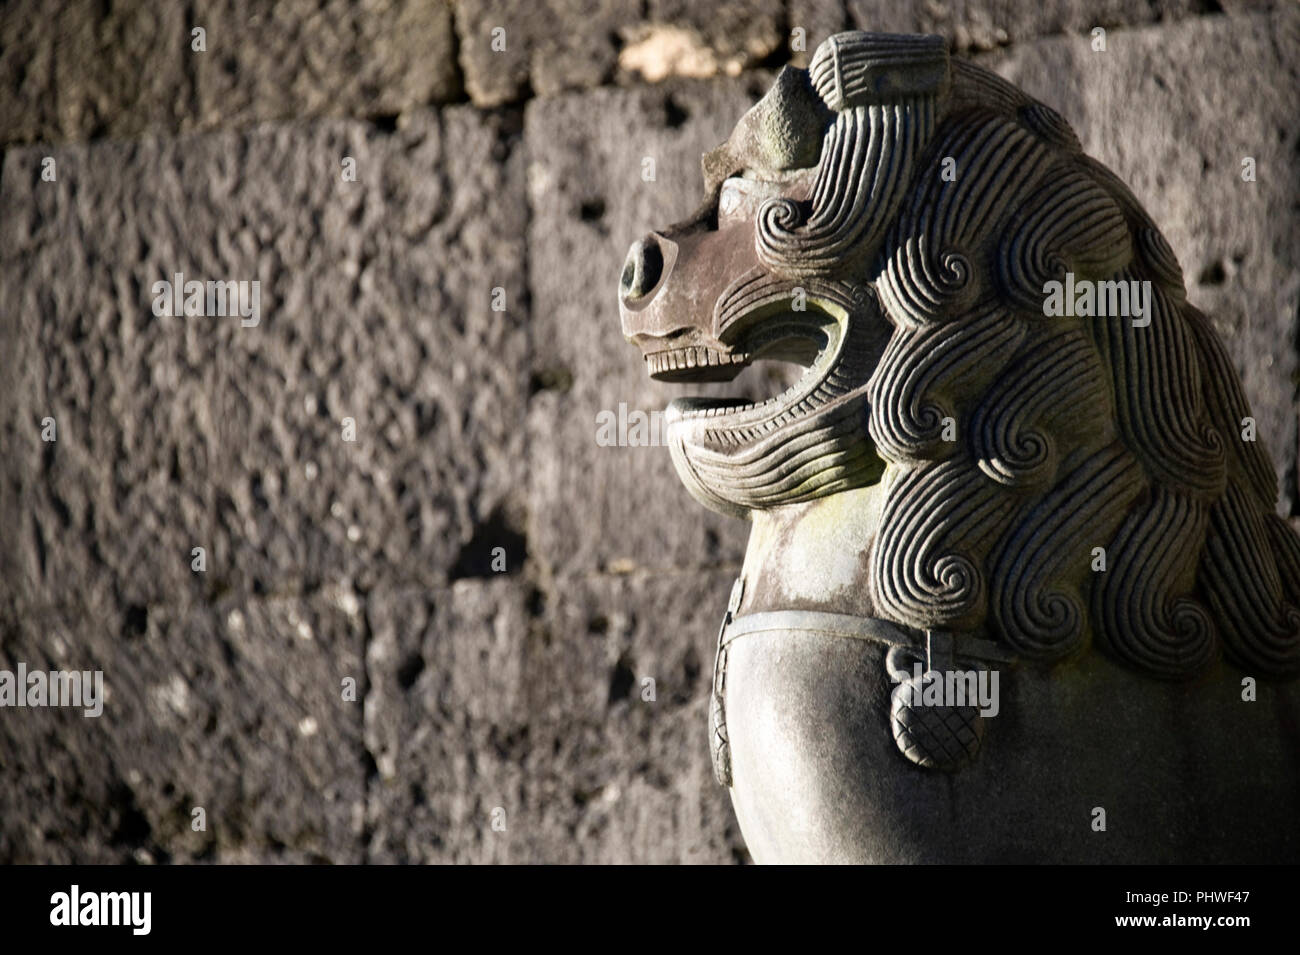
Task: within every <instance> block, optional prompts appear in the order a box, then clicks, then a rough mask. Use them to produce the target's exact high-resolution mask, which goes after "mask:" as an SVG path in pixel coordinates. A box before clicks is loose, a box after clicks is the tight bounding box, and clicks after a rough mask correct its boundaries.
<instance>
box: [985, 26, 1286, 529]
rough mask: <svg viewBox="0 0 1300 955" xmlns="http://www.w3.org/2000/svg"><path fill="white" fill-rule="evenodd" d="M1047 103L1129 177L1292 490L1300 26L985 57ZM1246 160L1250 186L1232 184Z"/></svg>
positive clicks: (1125, 37) (1145, 33)
mask: <svg viewBox="0 0 1300 955" xmlns="http://www.w3.org/2000/svg"><path fill="white" fill-rule="evenodd" d="M989 65H991V66H993V67H994V68H995V69H996V70H997V71H998V72H999V73H1001V74H1002V75H1003V76H1005V77H1006V78H1007V79H1009V80H1011V81H1012V82H1013V83H1016V84H1017V85H1019V86H1020V87H1022V88H1023V89H1024V90H1026V91H1027V92H1028V93H1030V94H1031V95H1033V96H1035V97H1037V98H1038V99H1040V100H1042V101H1043V102H1045V103H1047V104H1048V105H1050V106H1052V107H1054V108H1055V109H1057V110H1059V111H1060V112H1061V113H1062V114H1063V115H1064V116H1065V118H1066V119H1067V120H1069V121H1070V123H1071V125H1073V127H1074V129H1075V130H1076V131H1077V132H1078V134H1079V138H1080V140H1081V142H1082V143H1083V148H1084V150H1085V151H1086V152H1087V153H1088V154H1089V155H1091V156H1094V157H1096V158H1097V159H1099V160H1101V161H1102V162H1103V163H1105V164H1106V165H1107V166H1109V167H1110V168H1111V169H1112V170H1113V171H1114V172H1115V174H1116V175H1118V176H1119V177H1120V178H1121V179H1122V180H1124V182H1126V183H1127V184H1128V186H1129V188H1130V189H1132V190H1133V194H1134V195H1135V196H1137V198H1138V201H1139V202H1141V203H1142V204H1143V206H1145V207H1146V210H1147V212H1149V213H1150V214H1151V217H1152V218H1153V219H1154V220H1155V222H1156V223H1157V224H1158V225H1159V226H1160V228H1161V230H1162V231H1163V232H1164V234H1165V237H1166V238H1167V239H1168V240H1169V244H1170V246H1171V247H1172V248H1173V250H1174V253H1175V254H1176V255H1177V256H1178V260H1179V262H1180V264H1181V265H1182V269H1183V276H1184V279H1185V280H1186V283H1187V293H1188V299H1189V301H1191V302H1192V303H1193V304H1195V305H1197V306H1198V307H1199V308H1201V309H1202V310H1203V311H1204V312H1205V313H1206V314H1207V315H1208V316H1209V317H1210V319H1211V320H1212V322H1213V324H1214V327H1215V329H1216V331H1218V333H1219V336H1220V338H1221V339H1222V340H1223V342H1224V344H1225V345H1226V346H1227V348H1228V351H1229V353H1230V354H1231V355H1232V358H1233V362H1234V364H1235V366H1236V369H1237V372H1238V373H1239V374H1240V375H1241V377H1242V383H1243V385H1244V387H1245V389H1246V396H1247V398H1248V399H1249V401H1250V404H1251V409H1252V410H1253V412H1254V415H1255V418H1256V420H1257V421H1258V424H1259V434H1260V438H1261V440H1262V441H1264V442H1265V443H1266V445H1267V447H1268V449H1269V452H1270V453H1271V455H1272V457H1273V460H1274V463H1275V464H1276V465H1277V471H1278V476H1279V480H1280V482H1281V489H1282V495H1281V500H1280V502H1279V505H1278V506H1279V511H1280V512H1281V513H1283V514H1290V513H1294V512H1295V510H1296V508H1297V507H1300V500H1297V491H1296V484H1295V469H1296V465H1295V460H1296V452H1297V448H1296V428H1297V420H1296V404H1295V394H1294V387H1295V385H1294V383H1295V375H1296V354H1295V348H1294V343H1295V341H1296V335H1297V333H1298V332H1300V328H1298V327H1297V322H1298V321H1300V265H1298V263H1300V232H1297V230H1296V217H1297V213H1298V212H1300V184H1298V183H1297V181H1296V176H1295V167H1296V154H1297V150H1300V130H1297V128H1296V123H1295V117H1296V116H1297V115H1300V82H1298V80H1300V17H1297V15H1296V14H1295V12H1294V8H1291V9H1290V10H1289V11H1279V12H1278V13H1276V14H1273V15H1271V16H1266V15H1260V16H1245V17H1228V18H1199V19H1195V20H1189V21H1186V22H1182V23H1177V24H1171V25H1168V26H1165V27H1161V28H1147V29H1142V30H1129V31H1123V32H1116V33H1113V34H1112V35H1111V36H1110V37H1109V41H1108V43H1107V49H1106V52H1105V53H1094V52H1093V51H1092V49H1091V46H1090V45H1089V42H1088V38H1087V37H1086V36H1084V37H1070V38H1067V37H1061V38H1053V39H1048V40H1043V41H1040V42H1037V43H1033V44H1029V45H1026V46H1021V47H1018V48H1016V49H1015V50H1013V51H1011V52H1010V53H1008V54H1006V55H1005V58H1004V59H997V60H994V61H993V62H992V63H991V64H989ZM1245 157H1253V158H1254V160H1255V165H1256V181H1255V182H1244V181H1243V180H1242V168H1243V167H1242V160H1243V159H1244V158H1245Z"/></svg>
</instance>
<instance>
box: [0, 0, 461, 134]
mask: <svg viewBox="0 0 1300 955" xmlns="http://www.w3.org/2000/svg"><path fill="white" fill-rule="evenodd" d="M199 28H201V29H202V30H203V31H204V34H203V43H202V45H203V46H204V47H205V48H204V49H203V50H199V49H197V45H198V41H197V38H196V36H195V34H194V32H193V31H194V30H195V29H199ZM455 52H456V39H455V34H454V31H453V29H452V10H451V6H450V3H449V0H367V2H365V3H353V2H350V0H329V2H326V3H314V2H310V0H277V2H274V3H272V2H267V0H198V2H196V3H193V4H181V3H164V2H157V3H133V2H125V3H123V2H118V3H97V2H94V0H16V2H13V3H10V4H7V5H6V6H5V9H4V10H3V11H0V142H29V141H43V142H51V141H53V142H57V141H61V140H69V139H73V140H75V139H85V138H89V137H97V136H122V137H127V136H138V135H140V134H141V133H143V132H146V131H149V130H157V131H168V132H176V131H180V130H191V129H196V128H207V127H211V126H216V125H229V124H233V123H239V122H244V121H250V120H270V119H294V118H296V117H300V116H304V115H306V116H354V117H355V116H375V115H393V114H396V113H400V112H402V111H404V110H408V109H413V108H418V107H420V106H423V105H428V104H431V103H445V102H449V101H452V100H455V99H457V98H459V97H460V95H461V85H460V73H459V70H458V69H457V67H456V62H455Z"/></svg>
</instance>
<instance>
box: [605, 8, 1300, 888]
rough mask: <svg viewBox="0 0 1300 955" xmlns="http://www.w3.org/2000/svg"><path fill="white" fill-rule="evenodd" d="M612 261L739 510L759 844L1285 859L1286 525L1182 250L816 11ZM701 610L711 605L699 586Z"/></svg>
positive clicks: (929, 41) (735, 695)
mask: <svg viewBox="0 0 1300 955" xmlns="http://www.w3.org/2000/svg"><path fill="white" fill-rule="evenodd" d="M703 168H704V178H705V186H706V189H707V193H708V201H707V202H706V203H705V204H704V206H703V207H702V208H701V209H700V211H699V212H698V213H697V214H696V215H695V216H693V217H692V218H691V219H689V220H688V221H685V222H682V223H679V224H677V225H674V226H672V227H670V228H667V229H664V230H661V231H658V232H651V233H649V234H648V235H647V236H645V237H644V238H643V239H641V240H639V241H638V242H636V243H635V244H634V245H633V247H632V250H631V252H630V253H629V256H628V259H627V264H626V266H625V268H624V271H623V275H622V279H621V283H620V295H619V298H620V307H621V315H622V322H623V330H624V334H625V336H626V337H627V339H628V340H629V341H630V342H632V343H634V344H635V345H636V346H637V347H638V348H639V349H640V350H641V352H642V353H643V355H644V359H645V362H646V367H647V369H648V371H649V373H650V375H652V376H653V377H654V378H657V379H661V380H664V381H672V382H699V381H726V380H730V379H731V378H733V377H734V376H735V375H736V374H737V373H739V372H740V370H741V369H742V368H743V367H744V366H746V365H749V364H751V363H752V362H754V361H756V360H759V359H772V360H778V361H786V362H794V363H798V364H800V365H802V366H805V368H806V370H805V371H804V373H803V375H802V377H801V378H800V379H799V380H798V381H797V383H796V384H795V385H794V386H793V387H791V388H790V389H789V390H788V391H786V392H785V393H784V394H781V395H779V396H777V397H774V398H771V399H768V400H766V401H763V402H761V403H749V402H746V401H743V400H728V399H710V398H681V399H678V400H676V401H674V402H673V403H672V404H671V405H670V406H669V408H668V409H667V411H666V412H665V416H664V420H665V422H666V424H667V435H668V442H669V444H670V447H671V451H672V456H673V461H674V462H675V465H676V468H677V471H678V473H679V475H680V476H681V479H682V481H683V482H684V483H685V485H686V487H687V488H688V489H689V490H690V492H691V494H692V495H693V496H694V497H695V498H696V499H698V500H699V501H700V502H701V503H703V504H704V505H705V506H707V507H710V508H713V509H714V510H717V511H720V512H723V513H725V514H730V515H735V516H737V517H743V518H746V519H748V520H750V521H751V522H752V531H751V536H750V542H749V547H748V550H747V553H746V557H745V562H744V567H743V571H742V574H741V576H740V578H739V579H738V580H737V582H736V586H735V588H734V590H733V591H732V594H731V600H730V604H729V606H728V608H727V610H726V612H725V615H723V626H722V631H721V634H720V638H719V646H718V653H717V661H716V665H715V673H714V693H713V706H712V711H713V712H712V714H711V723H712V727H711V735H712V741H713V757H714V768H715V771H716V774H717V776H718V778H719V780H720V781H721V782H722V783H724V784H725V785H728V786H730V787H731V793H732V800H733V804H734V806H735V810H736V814H737V817H738V819H739V821H740V825H741V829H742V832H743V834H744V837H745V839H746V841H747V843H748V845H749V848H750V851H751V853H752V854H753V856H754V858H755V859H756V860H758V861H836V862H838V861H854V862H857V861H870V862H1005V861H1044V862H1053V861H1059V862H1173V861H1177V862H1256V861H1283V860H1285V861H1296V860H1297V859H1300V826H1297V824H1296V814H1297V810H1298V809H1300V706H1297V702H1298V697H1297V692H1296V683H1295V682H1294V678H1295V677H1296V675H1297V673H1298V672H1300V539H1298V538H1297V535H1296V534H1295V533H1294V532H1293V530H1292V529H1291V528H1290V527H1289V526H1288V525H1287V524H1286V523H1285V522H1284V521H1283V520H1281V519H1280V518H1279V517H1278V516H1277V515H1276V514H1275V503H1276V500H1277V485H1276V478H1275V473H1274V469H1273V466H1272V463H1271V461H1270V458H1269V455H1268V453H1267V452H1266V450H1265V448H1264V444H1263V440H1262V438H1263V437H1264V436H1257V435H1256V433H1255V425H1254V421H1253V419H1252V418H1251V414H1250V409H1249V407H1248V406H1247V402H1246V400H1245V398H1244V396H1243V393H1242V389H1241V386H1240V384H1239V381H1238V378H1237V375H1236V373H1235V372H1234V370H1233V367H1232V363H1231V361H1230V360H1229V358H1228V356H1227V354H1226V353H1225V351H1224V349H1223V347H1222V345H1221V344H1220V343H1219V341H1218V340H1217V339H1216V337H1215V334H1214V332H1213V331H1212V329H1211V326H1210V323H1209V321H1208V320H1207V319H1206V317H1205V316H1204V315H1203V314H1202V313H1201V312H1199V311H1198V310H1197V309H1196V308H1195V307H1194V306H1193V305H1191V304H1190V303H1189V302H1188V301H1187V300H1186V295H1185V291H1184V286H1183V279H1182V274H1181V271H1180V268H1179V265H1178V262H1177V260H1176V258H1175V256H1174V254H1173V252H1172V250H1171V249H1170V247H1169V245H1168V244H1167V243H1166V241H1165V239H1164V238H1163V237H1162V236H1161V234H1160V231H1159V230H1158V229H1157V228H1156V226H1155V224H1154V223H1153V222H1152V221H1151V220H1150V218H1148V216H1147V214H1146V213H1145V212H1144V211H1143V210H1142V208H1141V206H1139V204H1138V202H1137V201H1136V199H1134V197H1133V195H1132V194H1131V193H1130V192H1129V190H1128V189H1127V188H1126V187H1125V186H1124V184H1123V183H1122V182H1120V181H1119V180H1118V179H1117V178H1116V177H1115V176H1114V175H1113V174H1112V173H1111V172H1109V171H1108V170H1107V169H1106V168H1105V167H1103V166H1102V165H1101V164H1099V163H1097V162H1096V161H1094V160H1092V159H1090V158H1089V157H1087V156H1085V155H1084V154H1083V153H1082V152H1081V150H1080V146H1079V141H1078V140H1077V138H1076V137H1075V135H1074V133H1073V132H1072V131H1071V129H1070V127H1069V126H1068V125H1067V124H1066V122H1065V121H1064V120H1063V119H1062V118H1061V116H1060V115H1059V114H1057V113H1056V112H1055V111H1054V110H1052V109H1051V108H1049V107H1047V106H1045V105H1043V104H1042V103H1039V102H1036V101H1035V100H1033V99H1031V98H1030V97H1029V96H1027V95H1025V94H1024V93H1023V92H1021V91H1020V90H1018V89H1017V88H1015V87H1014V86H1012V85H1011V84H1009V83H1007V82H1005V81H1003V80H1002V79H1000V78H998V77H997V76H995V75H993V74H992V73H989V72H987V71H985V70H982V69H980V68H978V67H975V66H972V65H970V64H967V63H964V62H962V61H960V60H951V61H950V60H949V58H948V55H947V53H946V50H945V45H944V42H943V40H942V38H940V37H933V36H891V35H880V34H871V33H844V34H839V35H837V36H835V37H832V38H831V39H829V40H827V41H826V42H825V43H824V44H822V45H821V46H820V47H819V48H818V49H817V51H816V53H815V55H814V56H813V58H812V60H811V62H810V64H809V66H808V68H807V69H806V70H804V69H796V68H792V67H787V68H786V69H784V70H783V71H782V72H781V73H780V75H779V76H778V77H777V79H776V81H775V83H774V85H773V86H772V88H771V90H770V91H769V92H768V93H767V95H766V96H765V97H764V98H763V99H762V100H761V101H760V102H759V103H758V104H757V105H756V106H755V107H754V108H753V109H751V110H750V111H749V112H748V113H747V114H746V115H745V116H744V117H743V118H742V119H741V120H740V123H739V124H738V125H737V127H736V129H735V131H734V132H733V133H732V135H731V137H730V138H729V139H728V140H727V142H726V143H725V144H723V145H722V146H720V147H719V148H718V149H716V150H714V151H712V152H710V153H708V154H707V155H706V156H705V157H704V160H703ZM719 610H720V611H721V608H719Z"/></svg>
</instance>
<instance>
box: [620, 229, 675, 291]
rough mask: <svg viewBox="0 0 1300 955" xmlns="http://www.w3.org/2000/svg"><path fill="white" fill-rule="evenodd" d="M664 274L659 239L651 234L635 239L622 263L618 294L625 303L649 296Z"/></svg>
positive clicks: (662, 254)
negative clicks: (625, 259)
mask: <svg viewBox="0 0 1300 955" xmlns="http://www.w3.org/2000/svg"><path fill="white" fill-rule="evenodd" d="M663 272H664V253H663V249H662V248H661V247H660V244H659V237H658V236H656V235H655V234H654V233H653V232H651V233H650V234H649V235H647V236H645V237H644V238H640V239H637V240H636V241H635V242H633V243H632V248H630V249H628V252H627V261H626V262H624V263H623V275H622V276H621V277H620V278H619V280H618V293H619V296H620V297H621V298H622V299H623V301H624V302H625V303H627V302H635V301H636V300H637V299H641V298H645V297H646V296H647V295H649V294H650V293H651V292H652V291H654V288H655V286H656V285H658V284H659V279H660V278H662V277H663Z"/></svg>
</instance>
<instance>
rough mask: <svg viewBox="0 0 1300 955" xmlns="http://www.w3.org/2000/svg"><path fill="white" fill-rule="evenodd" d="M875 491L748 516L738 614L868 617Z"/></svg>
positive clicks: (879, 496) (868, 489) (878, 488)
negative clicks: (812, 612) (822, 613)
mask: <svg viewBox="0 0 1300 955" xmlns="http://www.w3.org/2000/svg"><path fill="white" fill-rule="evenodd" d="M882 491H883V489H882V487H881V485H879V484H874V485H871V486H870V487H863V488H856V489H854V490H851V491H843V492H841V493H839V494H832V495H831V496H830V497H826V498H821V499H819V500H816V501H809V502H807V503H805V504H791V505H787V506H785V507H777V508H772V509H770V510H763V511H754V512H753V513H752V520H753V529H752V530H751V531H750V535H749V546H748V548H747V549H746V551H745V565H744V570H743V572H742V573H743V576H744V579H745V594H744V599H743V601H742V602H741V605H740V612H741V613H760V612H763V611H768V610H824V611H829V612H833V613H850V614H858V615H861V616H873V615H874V613H873V607H872V604H871V598H870V595H869V594H868V591H867V571H868V568H869V559H870V551H871V543H872V540H873V539H874V538H875V534H876V526H877V523H878V521H879V515H880V504H881V502H882V500H883V493H882Z"/></svg>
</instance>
